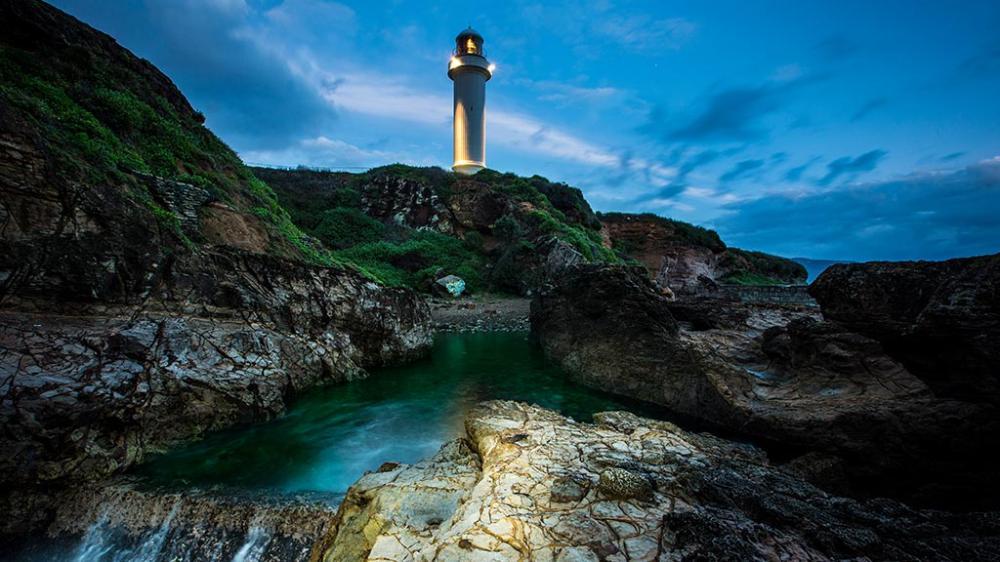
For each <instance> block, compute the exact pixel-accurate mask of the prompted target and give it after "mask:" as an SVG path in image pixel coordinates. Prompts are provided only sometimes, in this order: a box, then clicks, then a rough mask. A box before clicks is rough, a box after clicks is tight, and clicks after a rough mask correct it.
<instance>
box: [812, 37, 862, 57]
mask: <svg viewBox="0 0 1000 562" xmlns="http://www.w3.org/2000/svg"><path fill="white" fill-rule="evenodd" d="M813 50H814V51H815V52H816V53H817V54H818V55H819V56H820V57H821V58H823V59H824V60H826V61H829V62H835V61H842V60H844V59H848V58H850V57H852V56H854V55H855V54H856V53H857V52H858V51H859V47H858V45H857V43H855V42H854V40H852V39H849V38H847V36H845V35H840V34H836V35H831V36H829V37H827V38H826V39H823V40H822V41H820V42H819V43H816V45H815V46H814V47H813Z"/></svg>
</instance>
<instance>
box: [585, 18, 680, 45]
mask: <svg viewBox="0 0 1000 562" xmlns="http://www.w3.org/2000/svg"><path fill="white" fill-rule="evenodd" d="M697 29H698V26H696V25H695V24H694V23H693V22H691V21H688V20H686V19H684V18H663V19H654V18H652V17H649V16H647V15H612V16H609V17H607V18H601V19H598V21H597V22H596V23H595V25H594V31H595V32H596V33H597V34H598V35H602V36H604V37H607V38H609V39H612V40H614V41H615V42H617V43H618V44H620V45H622V46H623V47H625V48H626V49H628V50H631V51H636V52H650V51H654V50H662V49H679V48H680V47H681V45H683V44H684V43H686V42H687V41H688V40H689V39H690V38H691V36H693V35H694V33H695V31H696V30H697Z"/></svg>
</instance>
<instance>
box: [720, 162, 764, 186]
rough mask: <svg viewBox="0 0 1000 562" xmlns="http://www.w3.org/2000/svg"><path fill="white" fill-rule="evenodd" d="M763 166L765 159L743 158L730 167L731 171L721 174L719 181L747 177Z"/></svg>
mask: <svg viewBox="0 0 1000 562" xmlns="http://www.w3.org/2000/svg"><path fill="white" fill-rule="evenodd" d="M763 166H764V161H763V160H743V161H741V162H737V163H736V165H735V166H733V167H732V168H730V169H729V171H727V172H726V173H724V174H722V175H721V176H719V181H720V182H723V183H725V182H730V181H733V180H736V179H740V178H745V177H747V176H750V175H752V174H753V172H756V171H759V170H760V169H761V168H762V167H763Z"/></svg>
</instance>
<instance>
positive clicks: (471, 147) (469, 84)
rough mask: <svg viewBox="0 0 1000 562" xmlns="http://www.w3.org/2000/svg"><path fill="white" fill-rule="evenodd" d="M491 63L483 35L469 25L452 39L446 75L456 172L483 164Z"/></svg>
mask: <svg viewBox="0 0 1000 562" xmlns="http://www.w3.org/2000/svg"><path fill="white" fill-rule="evenodd" d="M492 77H493V65H491V64H490V61H488V60H486V52H485V51H483V36H482V35H480V34H478V33H476V31H475V30H474V29H472V28H471V27H470V28H468V29H466V30H465V31H463V32H461V33H459V34H458V37H456V38H455V53H454V56H452V57H451V62H449V63H448V78H451V80H452V81H453V82H454V83H455V122H454V134H455V163H454V164H452V166H451V169H453V170H455V172H456V173H459V174H466V175H471V174H474V173H476V172H478V171H479V170H482V169H483V168H485V167H486V81H487V80H489V79H490V78H492Z"/></svg>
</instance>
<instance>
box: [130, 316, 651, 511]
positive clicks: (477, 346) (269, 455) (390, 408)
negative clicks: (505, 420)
mask: <svg viewBox="0 0 1000 562" xmlns="http://www.w3.org/2000/svg"><path fill="white" fill-rule="evenodd" d="M489 399H510V400H521V401H525V402H530V403H535V404H538V405H540V406H544V407H547V408H551V409H554V410H558V411H559V412H562V413H564V414H566V415H569V416H571V417H573V418H575V419H577V420H581V421H590V418H591V415H592V414H593V413H595V412H599V411H603V410H613V409H629V410H632V411H636V410H637V409H638V410H641V409H642V408H641V407H639V406H638V405H637V404H635V403H625V402H623V401H622V400H620V399H617V398H615V397H612V396H611V395H608V394H604V393H601V392H599V391H595V390H592V389H589V388H586V387H584V386H581V385H578V384H574V383H573V382H571V381H569V380H568V379H567V378H566V377H565V375H564V374H563V373H562V372H560V370H559V369H558V368H557V367H555V366H553V365H551V364H549V363H547V362H546V360H545V359H544V357H543V356H542V354H541V351H540V350H538V349H537V348H536V347H535V346H534V345H532V344H531V342H529V340H528V335H527V334H525V333H478V334H439V335H438V336H437V337H436V339H435V343H434V348H433V351H432V352H431V354H430V356H429V357H428V358H426V359H423V360H421V361H418V362H415V363H411V364H408V365H405V366H402V367H396V368H388V369H382V370H379V371H376V372H373V373H372V374H371V376H370V377H369V378H367V379H364V380H361V381H356V382H352V383H348V384H342V385H337V386H331V387H327V388H322V389H319V390H316V391H314V392H312V393H310V394H308V395H307V396H304V397H302V398H301V399H300V400H298V401H297V402H296V403H295V404H294V405H293V406H292V408H291V409H290V410H289V411H288V412H287V414H286V415H285V416H283V417H281V418H280V419H277V420H275V421H273V422H270V423H265V424H261V425H255V426H250V427H246V428H242V429H238V430H233V431H226V432H222V433H216V434H213V435H211V436H209V437H208V438H206V439H204V440H202V441H199V442H197V443H195V444H192V445H190V446H188V447H185V448H182V449H179V450H176V451H173V452H170V453H168V454H165V455H162V456H160V457H158V458H154V459H152V460H151V461H150V462H148V463H147V464H146V465H144V466H143V467H142V468H141V469H140V470H139V474H141V475H144V476H146V477H148V478H149V480H150V481H151V482H153V483H158V484H165V485H168V486H170V487H176V486H181V487H205V486H216V485H218V486H224V487H227V488H239V489H243V490H267V491H269V492H328V493H331V497H332V498H334V499H335V498H336V497H337V495H339V494H342V493H343V492H345V491H346V490H347V488H348V487H349V486H350V485H351V484H352V483H354V481H355V480H357V479H358V477H360V476H361V475H362V474H363V473H364V472H365V471H368V470H375V469H377V468H378V467H379V466H380V465H381V464H382V463H384V462H400V463H412V462H416V461H418V460H420V459H423V458H426V457H429V456H430V455H432V454H433V453H434V452H435V451H437V449H438V448H439V447H440V446H441V445H442V444H443V443H444V442H445V441H448V440H449V439H453V438H455V437H458V436H460V435H462V434H463V432H464V431H463V427H462V423H463V419H464V416H465V413H466V412H467V411H468V409H469V408H470V407H471V406H473V405H474V404H476V403H477V402H480V401H483V400H489Z"/></svg>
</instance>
